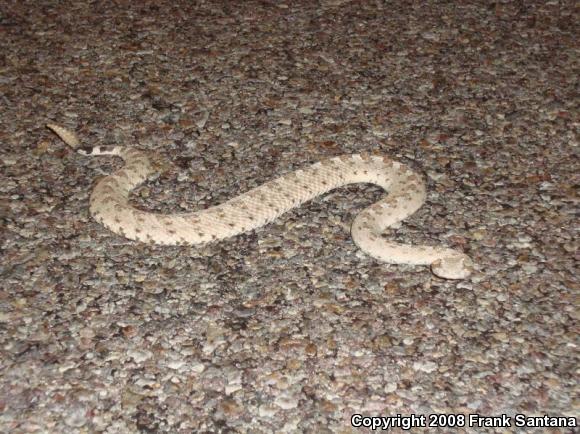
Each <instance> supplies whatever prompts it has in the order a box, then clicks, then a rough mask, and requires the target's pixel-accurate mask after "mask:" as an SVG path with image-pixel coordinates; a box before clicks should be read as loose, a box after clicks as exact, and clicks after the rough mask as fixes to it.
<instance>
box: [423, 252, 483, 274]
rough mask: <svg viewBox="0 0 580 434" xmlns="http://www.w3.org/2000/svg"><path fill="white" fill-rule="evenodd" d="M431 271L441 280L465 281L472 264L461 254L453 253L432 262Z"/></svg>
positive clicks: (471, 269) (470, 271)
mask: <svg viewBox="0 0 580 434" xmlns="http://www.w3.org/2000/svg"><path fill="white" fill-rule="evenodd" d="M431 271H432V272H433V274H435V275H436V276H437V277H441V278H443V279H465V278H467V277H469V275H470V274H471V273H472V271H473V262H472V261H471V259H469V257H468V256H467V255H464V254H463V253H454V254H453V255H450V256H447V257H445V258H441V259H437V260H436V261H434V262H433V263H432V264H431Z"/></svg>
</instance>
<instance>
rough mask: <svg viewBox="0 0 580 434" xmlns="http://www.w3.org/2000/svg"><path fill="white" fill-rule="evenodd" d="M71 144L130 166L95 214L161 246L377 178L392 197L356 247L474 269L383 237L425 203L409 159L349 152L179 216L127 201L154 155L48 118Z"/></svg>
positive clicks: (371, 213) (442, 268)
mask: <svg viewBox="0 0 580 434" xmlns="http://www.w3.org/2000/svg"><path fill="white" fill-rule="evenodd" d="M47 127H48V128H50V129H51V130H52V131H54V132H55V133H56V134H57V135H58V136H59V137H60V138H61V139H62V140H63V141H64V142H65V143H66V144H68V145H69V146H71V147H72V148H74V149H76V150H77V152H79V153H81V154H83V155H90V156H98V155H113V156H118V157H121V158H122V159H123V160H124V162H125V165H124V166H123V167H122V168H121V169H119V170H117V171H116V172H114V173H112V174H110V175H108V176H106V177H104V178H103V179H101V180H100V181H99V182H98V183H97V184H96V186H95V187H94V189H93V191H92V194H91V198H90V213H91V215H92V216H93V218H94V219H95V220H96V221H98V222H100V223H101V224H102V225H104V226H105V227H107V228H108V229H110V230H111V231H113V232H115V233H116V234H119V235H122V236H124V237H126V238H129V239H132V240H137V241H142V242H146V243H153V244H162V245H180V244H183V245H196V244H203V243H207V242H211V241H216V240H221V239H224V238H228V237H231V236H234V235H237V234H241V233H243V232H246V231H250V230H253V229H256V228H259V227H261V226H263V225H265V224H267V223H269V222H271V221H272V220H274V219H276V218H278V217H279V216H280V215H282V214H284V213H285V212H287V211H289V210H291V209H293V208H296V207H298V206H300V205H301V204H303V203H304V202H307V201H309V200H311V199H313V198H315V197H317V196H319V195H322V194H324V193H326V192H328V191H330V190H333V189H335V188H337V187H341V186H344V185H347V184H353V183H363V182H364V183H373V184H376V185H379V186H380V187H382V188H383V189H385V190H386V191H388V192H389V194H388V196H386V197H385V198H384V199H382V200H380V201H379V202H377V203H375V204H373V205H372V206H370V207H368V208H366V209H365V210H363V211H362V212H360V213H359V214H358V215H357V217H356V218H355V220H354V222H353V224H352V227H351V234H352V237H353V240H354V242H355V243H356V244H357V246H358V247H359V248H360V249H361V250H363V251H364V252H366V253H367V254H369V255H370V256H372V257H374V258H377V259H379V260H381V261H384V262H387V263H391V264H412V265H430V266H431V270H432V271H433V273H434V274H435V275H437V276H439V277H442V278H446V279H463V278H466V277H468V276H469V274H470V273H471V271H472V263H471V260H470V259H469V257H468V256H466V255H465V254H463V253H460V252H458V251H456V250H452V249H448V248H443V247H431V246H411V245H404V244H398V243H394V242H391V241H388V240H386V239H385V238H383V237H382V236H381V234H382V233H383V232H384V230H385V229H386V228H388V227H389V226H392V225H394V224H396V223H398V222H400V221H402V220H404V219H405V218H407V217H408V216H410V215H411V214H413V213H414V212H415V211H416V210H417V209H419V208H420V207H421V205H422V204H423V203H424V202H425V196H426V193H425V184H424V183H423V181H422V179H421V178H420V177H419V176H418V175H417V174H416V173H415V172H413V171H412V170H410V169H409V168H408V167H406V166H405V165H403V164H401V163H399V162H396V161H393V160H391V159H389V158H387V157H378V156H369V155H359V154H355V155H343V156H339V157H334V158H330V159H327V160H324V161H321V162H319V163H315V164H313V165H311V166H309V167H306V168H304V169H301V170H297V171H295V172H292V173H288V174H286V175H283V176H281V177H279V178H277V179H275V180H272V181H269V182H267V183H265V184H262V185H261V186H259V187H256V188H254V189H252V190H250V191H248V192H246V193H244V194H241V195H239V196H237V197H235V198H233V199H230V200H228V201H227V202H224V203H222V204H220V205H217V206H213V207H211V208H208V209H204V210H200V211H195V212H188V213H175V214H158V213H153V212H147V211H142V210H139V209H137V208H135V207H133V206H131V205H130V203H129V195H130V193H131V190H133V189H134V188H136V187H137V186H138V185H139V184H141V183H143V182H144V181H146V180H147V179H148V178H150V177H151V176H153V175H154V174H156V173H157V172H158V171H159V169H158V167H157V164H156V163H155V159H153V158H152V157H150V156H149V155H148V154H147V153H146V152H144V151H141V150H139V149H136V148H132V147H123V146H94V147H80V146H79V140H78V139H77V137H76V135H75V134H74V133H72V132H71V131H69V130H67V129H65V128H63V127H60V126H58V125H53V124H48V125H47Z"/></svg>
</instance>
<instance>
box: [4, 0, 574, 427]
mask: <svg viewBox="0 0 580 434" xmlns="http://www.w3.org/2000/svg"><path fill="white" fill-rule="evenodd" d="M579 15H580V14H579V13H578V9H577V8H575V2H573V1H557V0H552V1H545V0H542V1H540V0H538V1H527V0H521V1H505V0H500V1H495V2H492V1H484V0H481V1H476V0H463V1H428V2H426V1H408V0H395V1H378V0H376V1H372V0H369V1H364V0H359V1H348V0H320V1H316V0H301V1H286V2H279V1H274V0H255V1H228V0H218V1H208V0H197V1H175V0H173V1H140V2H131V1H129V0H118V1H115V2H113V1H111V2H82V1H46V0H44V1H42V0H35V1H12V0H4V1H2V2H0V113H1V116H0V167H1V169H0V170H1V174H0V181H1V182H0V216H1V221H2V232H1V234H0V239H1V255H2V263H1V269H0V276H1V277H0V279H1V280H0V283H1V285H0V286H1V288H0V305H1V309H0V327H1V330H2V332H1V334H0V341H1V346H0V348H1V350H0V351H1V362H0V363H1V368H0V369H1V371H0V372H1V379H0V429H1V430H2V432H6V433H8V432H9V433H21V432H34V433H36V432H38V433H41V432H46V433H77V432H78V433H97V432H104V433H137V432H144V433H146V432H150V433H165V432H167V433H190V432H201V433H210V432H211V433H213V432H223V433H278V432H282V433H283V432H286V433H292V432H311V433H331V432H333V433H355V432H363V430H362V429H359V428H354V427H351V415H353V414H355V413H359V414H363V415H368V416H371V415H374V416H379V415H382V416H393V415H396V414H401V415H403V416H410V415H411V414H415V415H429V414H434V413H449V414H473V413H477V414H480V415H486V416H499V415H501V414H506V415H508V416H514V415H515V414H524V415H527V416H542V415H544V414H547V415H549V416H568V417H576V416H577V415H578V410H579V407H580V399H579V396H578V392H579V388H578V377H577V375H576V374H577V370H578V359H579V352H578V299H577V296H578V277H577V274H576V273H575V267H576V266H577V261H578V259H579V254H578V237H577V234H576V233H575V229H577V227H578V226H577V220H575V219H574V217H575V215H574V214H575V213H576V212H577V211H578V206H577V205H578V195H577V194H578V193H577V188H578V174H579V173H580V171H579V165H578V160H577V145H578V142H577V133H578V111H577V103H578V94H577V93H576V92H577V85H578V75H579V68H578V49H577V40H578V22H579V21H580V20H579ZM46 122H54V123H58V124H62V125H65V126H67V127H69V128H71V129H73V130H75V131H77V132H78V134H79V136H80V137H81V138H82V139H83V141H84V143H86V144H127V145H136V146H139V147H141V148H144V149H149V150H152V151H155V152H158V153H159V154H161V155H163V156H164V157H165V158H166V159H167V160H169V161H171V162H172V163H174V165H173V166H172V167H171V169H170V170H169V171H168V172H167V173H166V174H164V175H163V176H161V177H159V178H158V179H157V180H154V181H152V182H150V183H148V184H146V185H145V186H143V187H141V188H139V189H138V190H136V192H135V194H134V197H133V201H134V203H135V204H136V205H137V206H140V207H143V208H147V209H154V210H159V211H165V212H174V211H183V210H193V209H196V208H198V207H201V208H204V207H207V206H210V205H213V204H218V203H220V202H222V201H223V200H225V199H227V198H230V197H233V196H235V195H236V194H239V193H240V192H243V191H245V190H247V189H249V188H251V187H254V186H257V185H259V184H261V183H263V182H265V181H267V180H269V179H272V178H274V177H276V176H277V175H279V174H282V173H287V172H289V171H291V170H293V169H296V168H298V167H301V166H304V165H305V164H307V163H311V162H315V161H318V160H320V159H322V158H325V157H330V156H334V155H340V154H345V153H346V154H348V153H353V152H364V151H367V152H372V153H379V154H385V155H388V156H390V157H392V158H394V159H397V160H399V161H401V162H404V163H406V164H408V165H409V166H411V167H412V168H413V169H415V170H417V171H418V172H419V173H422V174H423V176H424V177H425V179H426V180H427V182H428V199H427V203H426V204H425V205H424V206H423V207H422V208H421V209H420V210H419V211H418V212H417V213H416V214H415V215H414V216H412V217H411V218H410V219H408V220H407V221H406V222H405V223H404V224H403V225H402V226H401V228H399V229H397V230H395V231H393V233H391V234H390V235H389V236H391V237H393V238H396V239H400V240H402V241H405V242H412V243H419V242H421V243H426V244H433V245H436V244H443V245H447V246H451V247H454V248H457V249H460V250H463V251H465V252H466V253H468V254H469V255H470V256H471V257H472V258H473V260H474V262H475V263H476V264H477V265H476V272H475V273H474V274H473V276H472V277H471V278H469V279H467V280H464V281H444V280H441V279H438V278H436V277H434V276H433V275H432V274H431V273H430V272H429V270H428V269H427V268H426V267H411V266H396V265H386V264H383V263H379V262H378V261H375V260H373V259H372V258H369V257H367V256H366V255H364V254H363V253H361V252H360V251H359V250H358V249H357V248H356V246H355V245H354V244H353V242H352V240H351V238H350V235H349V232H348V231H349V225H350V223H351V222H352V220H353V218H354V217H355V216H356V214H357V213H358V212H359V211H360V210H362V209H363V208H365V207H366V206H368V205H369V204H371V203H372V202H373V201H375V200H377V199H378V198H379V197H381V194H382V193H381V191H380V190H379V188H377V187H374V186H369V185H355V186H350V187H346V188H343V189H340V190H336V191H334V192H332V193H330V194H327V195H326V196H323V197H321V198H318V199H316V200H314V201H313V202H311V203H309V204H307V205H305V206H303V207H301V208H299V209H296V210H293V211H291V212H290V213H288V214H286V215H284V216H283V217H282V218H280V219H278V220H277V221H275V222H274V223H272V224H270V225H268V226H266V227H264V228H261V229H259V230H256V231H254V232H252V233H249V234H246V235H242V236H238V237H235V238H232V239H229V240H226V241H222V242H219V243H215V244H211V245H207V246H204V247H162V246H148V245H143V244H140V243H135V242H132V241H129V240H126V239H124V238H122V237H119V236H117V235H115V234H112V233H111V232H109V231H108V230H106V229H105V228H103V227H102V226H100V225H98V224H97V223H96V222H95V221H93V220H92V219H91V218H90V216H89V214H88V196H89V194H90V191H91V186H92V185H93V184H94V182H95V180H97V179H98V178H99V177H102V176H104V175H105V174H107V173H110V172H111V170H114V168H115V167H119V164H120V162H119V161H116V160H115V159H107V158H103V157H100V158H92V159H88V158H83V157H82V156H80V155H77V154H76V153H74V152H73V151H71V150H69V149H67V148H66V147H65V146H64V145H63V144H62V143H61V142H59V141H58V140H57V139H56V137H55V136H54V135H52V134H51V133H50V132H49V131H48V130H47V129H46V128H45V127H44V124H45V123H46ZM412 431H413V432H423V431H428V429H426V428H417V429H414V430H412ZM392 432H401V430H399V429H394V430H392ZM440 432H441V431H440ZM443 432H453V433H455V432H457V433H460V432H501V433H516V432H518V433H519V432H530V433H532V432H533V433H538V432H546V429H545V428H544V429H542V428H539V429H538V428H537V429H532V428H517V427H515V426H514V424H513V423H512V426H511V427H504V428H501V429H499V428H498V429H495V430H493V429H490V430H487V431H486V430H484V429H475V428H473V427H472V428H469V427H468V426H465V427H460V428H448V429H443ZM550 432H573V429H571V428H568V429H561V430H550Z"/></svg>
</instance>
